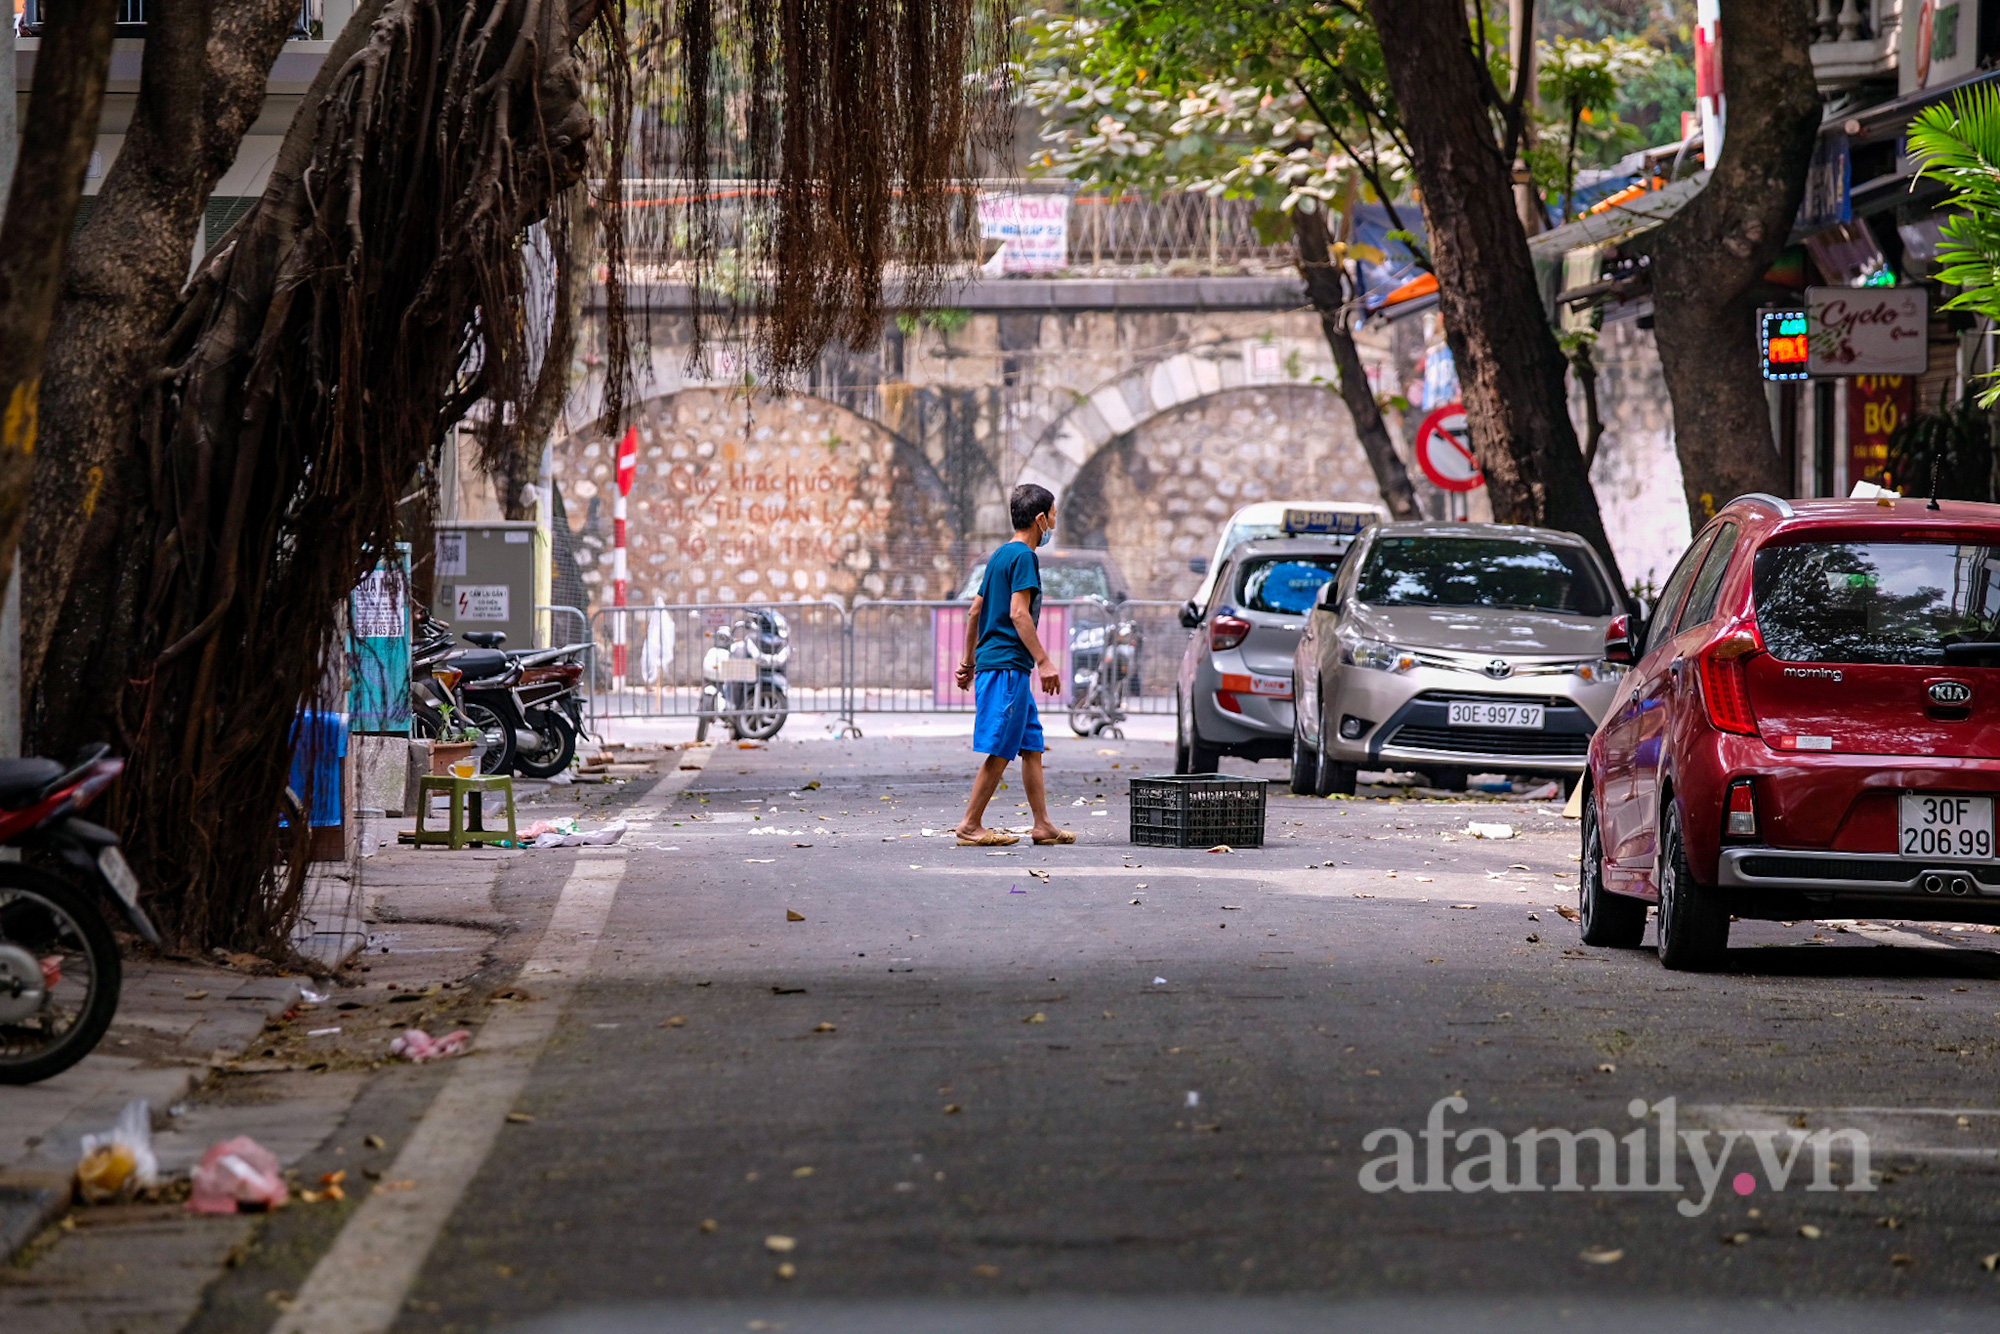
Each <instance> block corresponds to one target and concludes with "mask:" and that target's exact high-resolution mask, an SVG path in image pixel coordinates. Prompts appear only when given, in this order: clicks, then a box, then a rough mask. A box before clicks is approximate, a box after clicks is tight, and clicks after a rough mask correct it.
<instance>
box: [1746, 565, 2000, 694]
mask: <svg viewBox="0 0 2000 1334" xmlns="http://www.w3.org/2000/svg"><path fill="white" fill-rule="evenodd" d="M1755 570H1756V572H1755V574H1754V576H1753V582H1754V591H1755V595H1756V599H1757V628H1758V630H1759V631H1760V632H1761V633H1762V634H1763V637H1764V646H1765V647H1766V648H1768V649H1769V650H1770V651H1771V654H1772V656H1773V657H1777V658H1782V659H1784V660H1785V661H1787V662H1847V663H1889V664H1907V665H1922V666H1937V665H1940V664H1942V663H1943V662H1944V661H1945V652H1944V649H1945V645H1947V644H1951V643H1956V642H1959V641H1969V642H1973V643H1990V642H1992V641H1994V640H1996V639H2000V548H1996V547H1983V546H1981V547H1974V546H1963V547H1962V546H1948V545H1945V544H1944V543H1918V542H1801V543H1797V544H1793V545H1788V546H1777V547H1765V548H1764V549H1763V550H1762V551H1759V552H1758V553H1757V564H1756V567H1755Z"/></svg>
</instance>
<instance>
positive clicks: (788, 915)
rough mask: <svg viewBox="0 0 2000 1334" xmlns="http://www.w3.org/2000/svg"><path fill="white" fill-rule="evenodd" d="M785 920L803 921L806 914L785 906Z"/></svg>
mask: <svg viewBox="0 0 2000 1334" xmlns="http://www.w3.org/2000/svg"><path fill="white" fill-rule="evenodd" d="M785 920H786V921H788V922H803V921H805V920H806V915H805V914H804V913H802V912H796V911H794V910H792V909H790V908H787V909H785Z"/></svg>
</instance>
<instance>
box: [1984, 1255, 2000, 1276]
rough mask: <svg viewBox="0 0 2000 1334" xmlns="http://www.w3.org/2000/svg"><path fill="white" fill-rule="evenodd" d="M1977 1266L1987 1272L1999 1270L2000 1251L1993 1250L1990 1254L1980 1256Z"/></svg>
mask: <svg viewBox="0 0 2000 1334" xmlns="http://www.w3.org/2000/svg"><path fill="white" fill-rule="evenodd" d="M1979 1267H1980V1268H1981V1269H1984V1270H1985V1271H1986V1272H1987V1273H1989V1274H1991V1273H1993V1272H1994V1271H1995V1270H2000V1251H1995V1252H1994V1253H1993V1254H1991V1255H1982V1256H1980V1257H1979Z"/></svg>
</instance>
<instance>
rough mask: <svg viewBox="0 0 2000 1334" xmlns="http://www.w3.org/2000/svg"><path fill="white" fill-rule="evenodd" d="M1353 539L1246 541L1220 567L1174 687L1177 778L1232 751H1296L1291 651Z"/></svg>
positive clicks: (1274, 754) (1192, 607) (1192, 609)
mask: <svg viewBox="0 0 2000 1334" xmlns="http://www.w3.org/2000/svg"><path fill="white" fill-rule="evenodd" d="M1354 540H1355V539H1354V538H1353V537H1352V536H1348V535H1338V536H1335V535H1329V536H1311V537H1306V536H1301V537H1291V538H1275V539H1271V540H1267V541H1257V542H1244V543H1241V544H1240V545H1238V546H1236V547H1235V548H1234V549H1232V550H1231V551H1230V553H1229V556H1228V558H1227V559H1225V560H1224V561H1223V563H1222V565H1221V567H1220V568H1219V569H1217V571H1216V577H1215V581H1214V583H1213V584H1212V585H1211V587H1210V589H1209V596H1208V601H1207V604H1206V605H1205V606H1201V605H1197V604H1195V603H1193V602H1190V603H1189V604H1188V605H1187V606H1186V607H1185V608H1183V609H1182V612H1181V624H1182V625H1184V626H1186V627H1187V628H1188V629H1190V630H1193V631H1194V632H1195V633H1194V634H1193V635H1191V636H1189V638H1188V645H1187V649H1186V651H1185V652H1183V653H1182V655H1181V667H1180V674H1179V676H1178V678H1177V680H1176V681H1175V696H1176V698H1175V710H1174V712H1175V716H1176V719H1177V726H1176V728H1175V732H1174V772H1175V773H1180V774H1205V773H1213V772H1215V766H1216V761H1217V760H1219V759H1220V758H1221V757H1222V756H1224V755H1239V756H1242V757H1243V758H1245V759H1251V760H1264V759H1284V758H1285V757H1286V756H1288V755H1290V754H1291V753H1292V732H1293V730H1294V729H1293V726H1292V654H1293V650H1294V649H1295V648H1296V647H1297V645H1298V638H1299V632H1300V631H1301V630H1303V629H1304V628H1305V624H1306V617H1307V616H1308V614H1310V612H1311V611H1312V607H1313V604H1314V602H1315V601H1317V600H1318V598H1319V593H1320V590H1321V589H1322V588H1323V587H1325V586H1326V584H1327V583H1328V582H1329V581H1330V580H1331V579H1332V578H1333V575H1334V571H1336V570H1338V569H1339V568H1340V562H1341V558H1342V556H1343V554H1344V553H1345V552H1346V551H1347V549H1348V547H1349V546H1350V545H1352V543H1353V542H1354Z"/></svg>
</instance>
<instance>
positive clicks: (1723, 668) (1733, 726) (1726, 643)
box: [1695, 634, 1763, 736]
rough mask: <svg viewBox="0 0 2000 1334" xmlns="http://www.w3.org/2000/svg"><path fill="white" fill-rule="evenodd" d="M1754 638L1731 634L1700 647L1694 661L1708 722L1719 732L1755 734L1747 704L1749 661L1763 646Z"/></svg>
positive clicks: (1754, 717) (1754, 718) (1753, 713)
mask: <svg viewBox="0 0 2000 1334" xmlns="http://www.w3.org/2000/svg"><path fill="white" fill-rule="evenodd" d="M1762 647H1763V646H1762V645H1761V644H1759V643H1758V642H1757V640H1756V637H1755V636H1753V635H1749V634H1733V635H1728V636H1726V637H1724V638H1722V639H1718V640H1717V641H1716V642H1715V643H1713V644H1711V645H1709V647H1707V648H1706V649H1703V650H1702V653H1701V656H1700V657H1699V658H1697V659H1696V660H1695V661H1696V662H1697V664H1699V668H1700V673H1701V697H1702V701H1703V703H1705V704H1707V705H1708V721H1709V724H1710V725H1711V726H1713V727H1714V728H1715V730H1716V731H1718V732H1736V733H1740V734H1741V735H1743V736H1755V735H1757V714H1756V711H1755V710H1753V709H1752V708H1751V707H1750V672H1749V663H1750V657H1751V655H1752V654H1755V653H1757V652H1759V651H1761V649H1762Z"/></svg>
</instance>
